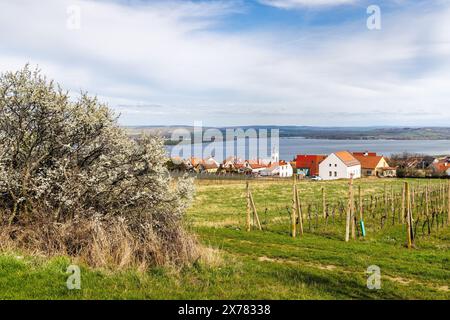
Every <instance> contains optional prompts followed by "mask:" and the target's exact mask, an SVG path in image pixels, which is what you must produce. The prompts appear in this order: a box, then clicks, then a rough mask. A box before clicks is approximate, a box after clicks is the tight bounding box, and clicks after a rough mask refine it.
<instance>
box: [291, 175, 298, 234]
mask: <svg viewBox="0 0 450 320" xmlns="http://www.w3.org/2000/svg"><path fill="white" fill-rule="evenodd" d="M296 213H297V184H296V183H295V181H294V184H293V186H292V212H291V235H292V237H293V238H295V236H296V233H297V230H296V229H297V228H296V226H297V217H296Z"/></svg>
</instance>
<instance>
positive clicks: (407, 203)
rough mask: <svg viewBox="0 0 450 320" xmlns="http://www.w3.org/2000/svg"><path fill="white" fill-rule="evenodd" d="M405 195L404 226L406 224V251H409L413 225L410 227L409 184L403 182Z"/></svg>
mask: <svg viewBox="0 0 450 320" xmlns="http://www.w3.org/2000/svg"><path fill="white" fill-rule="evenodd" d="M405 193H406V224H407V230H406V235H407V241H408V242H407V245H408V249H411V248H412V246H413V243H414V234H413V225H412V215H411V195H410V191H409V183H408V182H405Z"/></svg>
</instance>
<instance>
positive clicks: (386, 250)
mask: <svg viewBox="0 0 450 320" xmlns="http://www.w3.org/2000/svg"><path fill="white" fill-rule="evenodd" d="M405 183H407V184H405ZM295 185H296V187H295V189H296V190H295V189H294V183H293V181H292V180H290V179H286V180H277V181H266V180H250V181H249V186H248V189H247V185H246V181H242V180H235V181H231V180H227V181H208V180H197V181H196V196H195V199H194V202H193V204H192V206H191V208H190V209H189V211H188V213H187V215H186V217H185V223H186V225H187V226H189V228H190V231H191V232H193V233H195V234H196V236H197V238H198V240H199V242H200V243H201V245H202V247H203V249H202V255H203V258H202V261H198V262H197V263H195V264H194V265H193V266H192V267H189V268H185V269H183V270H181V271H174V270H170V269H162V268H156V269H153V270H150V271H148V272H145V273H142V272H139V271H134V270H129V271H123V272H111V271H102V270H98V269H92V268H90V267H88V266H85V265H82V266H81V267H82V289H81V290H72V291H70V290H67V289H66V287H65V281H66V279H67V274H66V273H65V270H66V268H67V266H68V265H70V264H72V263H73V261H71V260H70V259H68V258H66V257H55V258H52V259H44V258H39V257H32V256H27V255H24V254H23V253H20V252H11V253H7V252H6V253H2V254H1V255H0V292H1V294H0V297H2V298H32V299H33V298H34V299H35V298H41V299H114V298H115V299H117V298H120V299H445V300H448V299H450V291H449V281H448V279H450V269H449V261H450V228H449V227H448V226H447V224H448V212H447V211H448V180H437V179H432V180H424V179H386V180H383V179H358V180H355V181H353V184H352V186H350V185H349V181H330V182H322V181H321V182H308V181H298V182H297V183H296V184H295ZM406 186H408V190H407V188H406ZM408 193H409V197H408V196H407V194H408ZM249 195H251V197H249ZM351 198H353V201H349V199H351ZM360 199H361V200H360ZM408 208H409V209H408ZM299 212H300V215H299V214H298V213H299ZM408 212H410V218H411V219H410V221H411V223H410V224H411V228H408V221H407V218H408ZM293 213H294V214H295V215H294V214H293ZM300 217H301V219H300ZM349 218H350V219H349ZM361 220H362V221H363V225H364V229H363V228H362V227H361V223H360V222H361ZM258 221H259V223H258ZM352 221H353V223H352ZM292 222H294V223H292ZM248 226H250V231H247V230H248ZM259 226H260V227H261V230H259V229H260V228H259ZM294 226H295V237H293V235H294V233H293V227H294ZM347 226H348V228H347ZM302 227H303V234H302V231H301V230H302ZM347 230H348V242H346V235H347ZM363 230H364V232H363ZM408 230H411V231H412V233H411V249H407V247H408ZM364 233H365V235H364ZM363 235H364V236H363ZM371 265H376V266H379V267H380V270H381V289H380V290H370V289H368V287H367V279H368V278H367V277H368V276H367V273H366V272H367V269H368V267H369V266H371Z"/></svg>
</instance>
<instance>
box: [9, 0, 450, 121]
mask: <svg viewBox="0 0 450 320" xmlns="http://www.w3.org/2000/svg"><path fill="white" fill-rule="evenodd" d="M239 3H240V2H239V1H236V2H229V1H214V2H211V1H209V2H187V1H182V2H179V1H172V2H162V1H161V2H151V3H150V4H142V3H138V4H134V5H131V6H125V5H121V4H120V3H117V2H113V3H111V2H106V1H102V2H92V1H68V0H53V1H52V0H48V1H45V4H43V2H39V3H38V2H34V1H33V2H30V1H27V2H25V1H10V2H6V1H3V2H0V48H1V49H0V71H5V70H11V69H17V68H20V67H21V66H23V64H25V63H26V62H30V63H32V64H39V66H40V67H41V68H42V69H43V71H44V72H45V73H47V74H48V75H49V77H51V78H54V79H55V80H57V81H58V82H60V83H61V84H62V85H63V86H65V87H67V88H69V89H71V90H72V91H74V92H77V91H79V90H80V89H83V90H88V91H89V92H91V93H94V94H98V95H99V97H100V98H101V99H103V100H105V101H108V102H109V103H110V104H111V105H112V106H113V107H116V108H117V110H118V111H119V112H121V113H122V117H121V121H122V122H123V123H127V124H133V123H134V124H160V123H163V124H166V123H176V124H183V123H184V124H186V123H192V121H193V120H196V119H197V120H203V121H204V123H205V125H239V124H257V123H266V124H267V123H273V124H311V125H352V124H358V125H374V124H421V123H425V122H426V123H427V124H442V123H448V121H449V120H450V115H449V114H448V113H447V112H443V111H444V110H447V109H448V107H447V106H448V101H450V90H448V88H449V87H450V78H449V77H448V75H449V74H450V45H449V43H450V34H449V31H448V30H450V10H449V8H448V6H447V7H446V9H445V10H440V9H442V8H440V9H439V10H438V9H436V10H428V11H425V12H422V11H421V13H423V14H419V13H418V12H417V11H414V10H409V11H405V12H400V13H395V14H392V15H385V16H383V29H382V30H381V31H369V30H367V29H366V28H365V22H364V23H361V24H358V23H356V22H355V23H354V24H349V25H341V26H332V27H319V28H310V29H305V30H301V31H293V30H282V31H280V30H272V31H267V30H266V31H264V32H262V31H248V32H240V33H237V32H226V31H224V30H221V27H222V26H223V25H224V24H225V23H226V19H224V18H225V17H227V15H230V14H236V13H238V14H242V17H243V18H245V8H243V7H242V6H240V5H239ZM73 4H77V5H79V6H80V8H81V29H80V30H75V31H71V30H68V29H67V28H66V19H67V14H66V7H67V6H68V5H73ZM361 14H362V17H363V18H364V17H365V14H366V13H365V10H362V12H361ZM18 16H20V17H21V19H20V23H18V20H17V17H18ZM362 20H364V19H362ZM298 32H300V34H298ZM154 105H159V106H163V108H154V107H149V106H154ZM139 109H140V110H142V112H141V113H139V112H138V111H139ZM425 114H426V115H425ZM421 115H422V116H421Z"/></svg>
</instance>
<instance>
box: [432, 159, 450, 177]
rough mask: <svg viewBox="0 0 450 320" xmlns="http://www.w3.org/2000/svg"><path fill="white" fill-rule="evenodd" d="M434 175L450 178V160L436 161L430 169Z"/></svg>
mask: <svg viewBox="0 0 450 320" xmlns="http://www.w3.org/2000/svg"><path fill="white" fill-rule="evenodd" d="M429 168H430V169H431V170H432V171H433V173H435V174H441V175H447V176H450V158H445V159H441V160H436V161H435V162H433V163H432V164H431V165H430V167H429Z"/></svg>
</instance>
